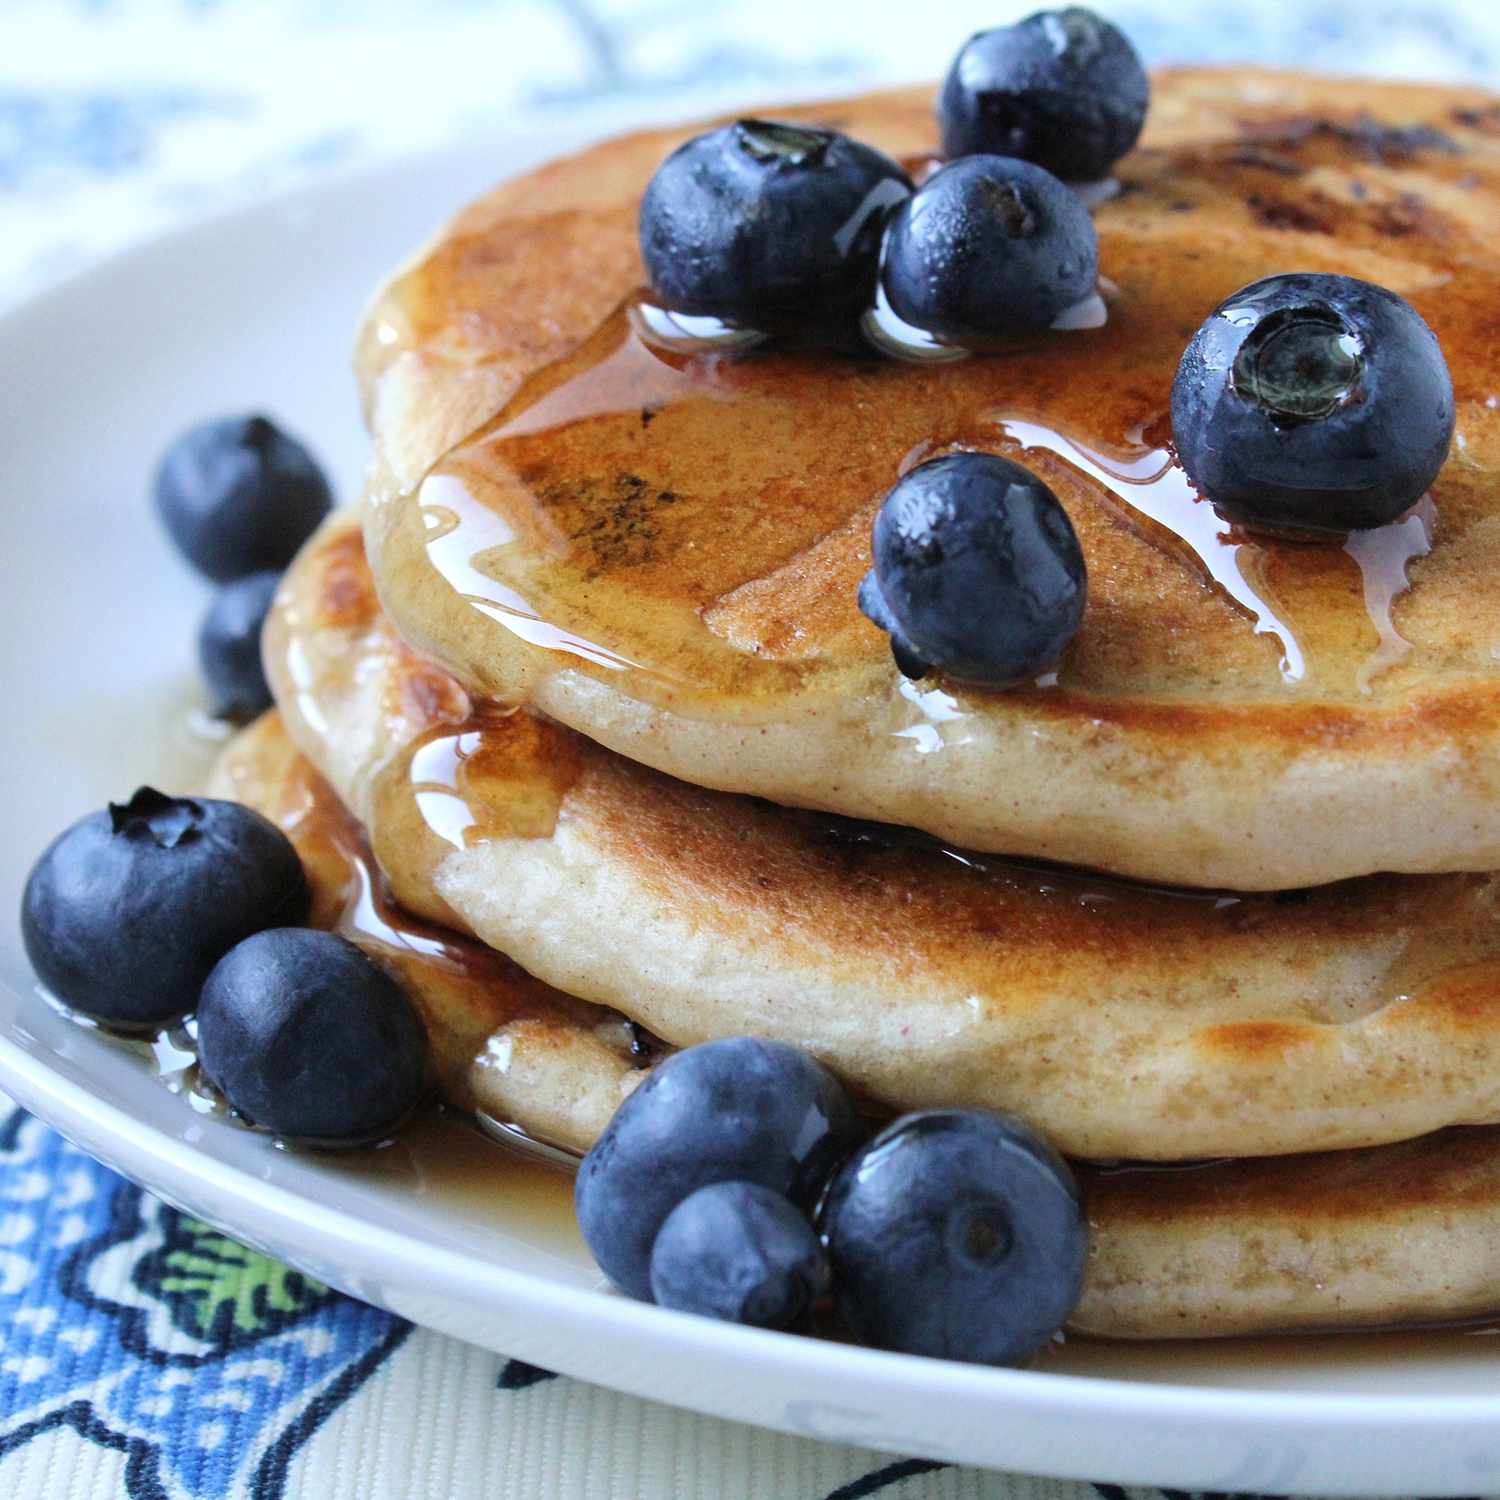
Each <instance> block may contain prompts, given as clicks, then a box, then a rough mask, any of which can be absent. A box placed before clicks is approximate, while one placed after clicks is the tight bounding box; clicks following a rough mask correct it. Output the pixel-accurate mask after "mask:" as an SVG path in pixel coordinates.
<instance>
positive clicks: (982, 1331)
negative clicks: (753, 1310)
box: [819, 1109, 1088, 1365]
mask: <svg viewBox="0 0 1500 1500" xmlns="http://www.w3.org/2000/svg"><path fill="white" fill-rule="evenodd" d="M819 1226H820V1228H821V1230H822V1233H823V1240H824V1244H825V1245H826V1246H827V1248H828V1254H829V1259H830V1261H831V1263H832V1266H833V1276H834V1286H835V1294H836V1296H837V1299H838V1304H839V1310H840V1312H841V1314H842V1316H843V1317H844V1319H845V1321H846V1322H847V1323H848V1325H849V1327H850V1329H851V1330H852V1331H853V1332H854V1333H855V1334H856V1335H857V1336H858V1337H859V1338H861V1339H863V1340H864V1341H865V1342H866V1343H871V1344H876V1345H878V1346H880V1347H881V1348H885V1349H897V1350H901V1351H902V1352H904V1353H907V1354H929V1355H933V1356H935V1357H937V1358H941V1359H962V1360H969V1361H972V1362H974V1363H976V1364H991V1365H1013V1364H1018V1363H1020V1362H1021V1361H1023V1360H1024V1359H1026V1358H1027V1356H1028V1355H1030V1354H1032V1353H1033V1352H1035V1351H1036V1350H1037V1349H1038V1348H1040V1347H1041V1346H1042V1345H1043V1344H1044V1343H1046V1341H1047V1340H1048V1339H1049V1338H1050V1337H1051V1336H1052V1335H1053V1334H1054V1333H1055V1332H1056V1331H1057V1330H1058V1329H1059V1328H1060V1327H1061V1326H1062V1324H1063V1322H1064V1321H1065V1320H1066V1318H1067V1317H1068V1315H1069V1314H1070V1313H1071V1312H1072V1310H1073V1307H1074V1305H1075V1304H1076V1302H1077V1301H1078V1294H1079V1291H1080V1289H1081V1287H1082V1284H1083V1268H1084V1262H1085V1258H1086V1255H1087V1251H1088V1233H1087V1226H1086V1221H1085V1219H1084V1215H1083V1209H1082V1206H1081V1203H1080V1200H1079V1196H1078V1188H1077V1186H1076V1185H1075V1183H1074V1181H1073V1174H1072V1173H1071V1172H1070V1171H1069V1170H1068V1167H1067V1163H1066V1162H1064V1161H1063V1159H1062V1157H1060V1156H1059V1155H1058V1154H1057V1152H1056V1151H1054V1150H1053V1149H1052V1147H1051V1146H1050V1145H1049V1144H1048V1143H1047V1141H1046V1140H1044V1139H1043V1138H1042V1137H1041V1136H1040V1135H1039V1134H1037V1132H1036V1131H1035V1130H1033V1129H1032V1128H1031V1127H1030V1126H1029V1125H1027V1124H1026V1123H1025V1122H1024V1121H1022V1120H1018V1119H1015V1118H1014V1117H1012V1116H1010V1115H1001V1114H990V1113H987V1112H985V1111H983V1110H965V1109H934V1110H926V1111H924V1112H922V1113H920V1114H914V1115H906V1116H904V1117H903V1118H901V1119H899V1120H897V1121H896V1122H895V1123H894V1124H892V1125H889V1126H887V1127H886V1128H885V1129H884V1130H883V1131H881V1132H880V1134H879V1135H877V1136H876V1137H875V1139H874V1140H873V1141H871V1142H870V1143H869V1144H868V1145H867V1146H866V1147H864V1149H863V1150H861V1151H859V1152H858V1153H857V1154H856V1155H855V1156H853V1157H852V1158H851V1159H850V1160H849V1161H848V1163H847V1164H846V1165H845V1166H844V1167H843V1168H842V1169H841V1170H840V1171H839V1173H838V1175H837V1176H836V1177H835V1178H834V1179H833V1182H832V1183H831V1184H830V1186H829V1189H828V1196H827V1198H826V1200H825V1201H824V1203H823V1206H822V1209H821V1211H820V1214H819Z"/></svg>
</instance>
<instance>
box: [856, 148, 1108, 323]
mask: <svg viewBox="0 0 1500 1500" xmlns="http://www.w3.org/2000/svg"><path fill="white" fill-rule="evenodd" d="M1098 274H1099V237H1098V236H1097V235H1096V234H1095V233H1094V222H1093V220H1092V219H1090V218H1089V214H1088V210H1087V209H1086V208H1085V207H1084V206H1083V203H1082V202H1081V200H1080V199H1079V197H1078V195H1077V194H1076V193H1074V192H1072V191H1070V190H1069V189H1068V188H1065V187H1064V186H1063V185H1062V183H1060V182H1059V181H1058V180H1057V179H1056V178H1055V177H1053V176H1052V175H1051V174H1050V173H1048V172H1046V171H1044V170H1043V169H1042V168H1041V167H1036V166H1033V165H1032V164H1031V163H1030V162H1026V161H1017V160H1015V159H1014V158H1013V157H1005V156H968V157H965V158H964V159H963V160H962V161H956V162H954V163H953V164H952V165H951V166H946V167H944V168H942V170H941V171H939V172H936V173H934V174H933V175H932V176H931V177H929V178H928V179H927V181H926V182H925V183H923V184H922V186H921V187H920V188H919V189H918V190H917V191H916V192H915V193H914V194H913V195H912V196H911V197H910V198H908V199H907V201H906V202H905V203H903V204H902V205H901V207H900V208H898V209H897V210H896V212H895V214H893V215H892V217H891V222H890V227H889V228H888V229H887V231H886V237H885V251H884V254H883V256H882V258H881V267H880V276H881V284H882V285H883V286H884V288H885V294H886V296H887V298H889V300H890V304H891V307H892V308H893V309H894V310H895V312H896V313H897V314H898V316H900V317H901V318H903V319H904V320H905V321H906V322H908V323H910V324H912V325H914V326H915V327H917V328H921V329H925V330H926V332H928V333H930V334H932V335H933V336H934V337H936V338H937V339H939V340H941V341H942V342H945V343H951V344H962V345H968V346H971V347H979V346H983V345H985V344H990V343H994V342H995V341H996V340H998V339H1000V338H1003V337H1004V336H1005V335H1006V334H1008V333H1017V332H1026V331H1029V330H1033V329H1038V328H1045V327H1047V325H1048V324H1050V323H1052V322H1053V321H1054V320H1055V319H1056V317H1057V315H1058V314H1059V313H1060V312H1062V311H1063V309H1064V308H1068V307H1072V306H1073V305H1074V303H1076V302H1080V301H1082V300H1083V298H1085V297H1087V296H1088V295H1089V293H1090V292H1092V291H1093V290H1094V284H1095V279H1096V278H1097V276H1098Z"/></svg>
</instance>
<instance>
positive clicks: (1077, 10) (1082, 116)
mask: <svg viewBox="0 0 1500 1500" xmlns="http://www.w3.org/2000/svg"><path fill="white" fill-rule="evenodd" d="M1150 97H1151V84H1150V81H1149V80H1148V79H1147V77H1146V70H1145V68H1144V67H1142V65H1141V60H1140V58H1139V57H1138V56H1137V55H1136V51H1135V48H1134V47H1132V46H1131V45H1130V43H1129V42H1128V41H1127V40H1126V39H1125V37H1124V36H1123V35H1122V34H1121V33H1120V31H1119V30H1118V29H1117V28H1115V27H1114V26H1111V25H1110V24H1109V22H1108V21H1106V20H1104V19H1103V18H1102V17H1100V16H1097V15H1095V14H1094V12H1093V11H1091V10H1085V9H1084V8H1083V7H1082V6H1077V5H1073V6H1069V7H1068V8H1067V9H1066V10H1043V11H1038V12H1037V13H1036V14H1035V15H1033V16H1028V17H1027V18H1026V19H1025V20H1024V21H1017V22H1016V24H1015V25H1014V26H1000V27H997V28H995V29H994V30H993V31H981V32H978V33H976V34H975V35H974V36H971V37H970V38H969V40H968V41H967V42H965V43H964V45H963V48H962V50H961V51H960V52H959V54H958V56H957V57H956V58H954V60H953V66H952V67H951V68H949V70H948V76H947V78H946V79H944V80H943V87H942V91H941V93H940V94H939V95H938V129H939V131H940V132H941V134H942V138H943V154H944V155H945V156H947V157H949V158H954V157H960V156H974V155H977V154H980V153H985V154H991V153H992V154H994V155H997V156H1020V157H1024V158H1025V159H1026V160H1027V161H1034V162H1036V163H1038V165H1040V166H1043V167H1046V169H1047V170H1048V171H1049V172H1054V173H1056V175H1057V176H1059V177H1061V178H1064V179H1065V180H1067V181H1069V182H1091V181H1094V180H1096V179H1098V178H1100V177H1103V176H1104V175H1105V173H1106V172H1108V171H1109V169H1110V168H1111V167H1112V166H1113V165H1114V164H1115V162H1117V161H1118V160H1119V159H1120V158H1121V157H1122V156H1124V155H1125V153H1126V152H1127V151H1129V150H1130V148H1131V147H1132V146H1133V145H1135V143H1136V141H1137V140H1138V139H1139V137H1140V133H1141V126H1142V125H1143V124H1144V123H1145V120H1146V106H1147V104H1148V103H1149V102H1150Z"/></svg>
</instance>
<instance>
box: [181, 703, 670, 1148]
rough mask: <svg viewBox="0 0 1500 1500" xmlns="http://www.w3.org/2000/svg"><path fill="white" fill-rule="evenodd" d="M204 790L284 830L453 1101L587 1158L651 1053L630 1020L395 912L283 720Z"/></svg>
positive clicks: (250, 734) (251, 737) (255, 733)
mask: <svg viewBox="0 0 1500 1500" xmlns="http://www.w3.org/2000/svg"><path fill="white" fill-rule="evenodd" d="M209 791H210V793H211V794H212V795H213V796H217V797H227V798H229V799H231V800H233V801H237V802H243V803H245V804H246V805H247V806H250V807H253V808H255V809H256V810H257V811H259V812H261V813H263V814H264V815H265V816H266V817H268V818H270V819H271V820H272V821H273V822H274V823H276V824H277V825H278V826H279V827H281V828H282V829H284V830H285V832H286V833H287V835H288V837H289V838H290V839H291V840H292V843H293V844H294V845H295V846H296V849H297V853H298V854H299V855H300V856H301V858H302V865H303V868H304V869H305V870H306V871H307V877H308V885H309V886H310V888H311V891H312V910H311V913H310V915H309V918H308V920H309V923H310V924H311V925H312V926H314V927H322V928H326V929H328V930H329V931H331V932H339V933H341V934H343V936H345V937H347V938H348V939H349V940H350V941H351V942H354V943H356V944H358V945H359V947H361V948H363V949H364V950H365V952H367V953H368V954H369V955H370V956H371V957H372V958H374V959H376V960H377V961H378V962H380V963H381V964H383V965H385V966H386V967H387V968H388V969H390V970H391V972H392V973H393V974H394V975H395V977H396V978H397V979H398V980H399V981H400V982H401V984H402V986H403V987H404V988H405V989H406V991H407V993H408V994H410V995H411V997H412V999H413V1000H414V1001H415V1002H416V1004H417V1006H418V1008H419V1009H420V1011H421V1013H422V1018H423V1020H424V1021H425V1022H426V1025H427V1031H428V1035H429V1037H430V1038H431V1041H432V1051H433V1068H434V1072H435V1074H436V1078H437V1085H438V1088H439V1090H440V1092H441V1094H442V1096H443V1098H444V1099H445V1100H447V1101H448V1103H450V1104H452V1105H453V1106H454V1107H455V1108H457V1109H460V1110H463V1111H465V1112H469V1111H474V1110H477V1111H480V1112H481V1113H483V1114H485V1115H487V1116H489V1117H490V1118H491V1119H492V1120H494V1121H495V1122H496V1123H498V1124H501V1125H505V1126H514V1127H517V1128H519V1129H520V1130H522V1131H524V1132H525V1133H526V1134H527V1135H529V1136H532V1137H533V1138H534V1139H537V1140H540V1141H546V1142H548V1143H551V1144H554V1145H558V1146H562V1147H564V1148H566V1149H568V1150H572V1151H578V1152H582V1151H586V1150H587V1149H588V1148H589V1146H590V1145H591V1144H592V1142H593V1140H594V1137H595V1136H597V1135H598V1134H599V1132H600V1131H601V1130H602V1129H603V1128H604V1126H605V1124H606V1123H607V1122H608V1120H609V1117H610V1115H612V1114H613V1113H614V1111H615V1109H616V1107H617V1106H618V1105H619V1103H620V1101H621V1100H622V1099H623V1098H624V1097H625V1095H626V1094H627V1093H629V1092H630V1090H631V1089H632V1088H633V1087H634V1086H635V1084H636V1083H637V1082H638V1081H639V1079H640V1077H641V1076H642V1075H641V1071H640V1070H641V1069H642V1067H643V1066H644V1065H645V1059H646V1057H647V1055H648V1054H647V1053H646V1052H645V1051H643V1047H642V1041H641V1038H640V1035H639V1033H638V1031H637V1030H636V1029H635V1028H633V1027H632V1026H631V1025H630V1023H629V1022H628V1021H626V1019H625V1018H624V1017H623V1016H621V1015H620V1014H619V1013H618V1012H616V1011H610V1010H606V1009H604V1008H603V1007H601V1006H597V1005H589V1004H587V1003H586V1002H585V1001H582V1000H575V999H573V998H572V996H570V995H563V994H559V993H558V992H557V991H556V990H553V989H550V988H548V986H547V985H545V984H542V983H540V982H539V981H538V980H535V979H533V978H532V977H531V976H530V975H529V974H527V973H526V971H525V970H524V969H522V968H520V967H519V966H518V965H516V964H515V963H513V962H512V961H511V960H510V959H508V958H506V957H505V956H504V955H503V954H500V953H496V952H493V951H492V950H490V949H488V948H485V947H482V946H481V945H480V944H478V943H475V942H473V941H470V940H467V939H465V938H463V937H461V936H459V934H457V933H456V932H452V931H450V930H447V929H444V928H441V927H438V926H436V925H435V924H433V923H431V922H424V921H423V920H422V919H421V918H420V917H417V916H414V915H413V914H412V913H410V912H408V911H405V910H403V909H402V908H401V907H399V906H397V905H396V904H395V903H394V902H393V901H392V900H391V898H390V895H389V892H388V891H387V890H386V888H385V880H384V877H383V876H382V875H381V874H380V871H379V870H378V869H377V868H376V865H375V861H374V860H373V859H372V858H371V856H370V852H369V848H368V845H367V844H366V842H365V838H364V835H363V833H362V832H361V830H360V828H359V825H358V824H357V823H356V822H355V821H354V819H353V818H351V817H350V816H349V814H348V813H347V812H346V811H345V809H344V807H343V805H342V804H341V803H340V802H339V800H338V798H337V797H335V796H334V794H333V791H332V789H331V788H330V787H329V786H328V784H327V782H325V781H324V780H323V778H322V777H321V776H319V775H318V773H317V771H315V770H314V769H313V767H312V765H311V764H310V763H309V762H308V761H307V760H305V759H304V758H303V757H302V755H301V754H299V753H298V751H297V748H296V746H294V745H293V744H292V742H291V740H290V739H288V738H287V735H286V731H285V729H284V728H283V726H282V722H281V719H280V717H279V715H277V714H276V713H275V712H274V711H273V712H271V713H268V714H266V715H265V716H264V717H262V718H261V719H260V720H258V721H257V722H256V723H255V724H253V725H251V727H250V728H249V729H246V730H245V731H243V733H241V734H239V735H237V736H236V737H235V739H234V740H233V741H231V743H230V744H229V745H228V746H227V747H226V749H225V751H224V753H223V754H222V755H221V756H220V758H219V761H218V764H217V765H216V766H215V768H214V774H213V780H212V782H211V784H210V787H209Z"/></svg>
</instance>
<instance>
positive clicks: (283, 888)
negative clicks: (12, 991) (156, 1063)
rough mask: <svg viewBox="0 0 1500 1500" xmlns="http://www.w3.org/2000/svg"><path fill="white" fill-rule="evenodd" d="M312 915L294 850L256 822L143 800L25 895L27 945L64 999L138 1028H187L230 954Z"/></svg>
mask: <svg viewBox="0 0 1500 1500" xmlns="http://www.w3.org/2000/svg"><path fill="white" fill-rule="evenodd" d="M307 905H308V888H307V880H306V877H305V876H304V874H303V871H302V862H301V861H300V860H299V859H298V858H297V851H296V850H295V849H294V848H293V847H292V845H291V842H290V841H289V840H288V839H287V837H286V835H285V834H284V833H282V832H281V830H280V829H279V828H277V827H275V825H274V824H272V823H269V822H267V821H266V819H265V818H263V817H261V816H260V814H259V813H255V812H252V811H251V810H250V809H249V808H248V807H241V806H240V805H239V804H238V803H235V802H218V801H214V800H212V799H209V798H192V797H165V796H163V795H162V794H161V793H160V792H158V791H153V790H152V789H151V788H150V787H142V788H141V789H140V790H139V791H138V792H137V793H136V794H135V796H133V797H132V798H131V799H130V801H129V802H127V803H125V804H124V805H123V806H121V805H119V804H116V803H113V802H112V803H110V805H109V807H108V808H107V809H105V810H104V811H103V812H96V813H91V814H90V815H89V816H88V817H86V818H83V819H81V820H80V821H79V822H77V823H75V824H73V826H72V827H71V828H69V829H68V830H67V831H66V832H65V833H62V834H60V835H59V836H58V837H57V838H56V839H55V840H54V841H53V842H52V844H51V845H50V846H49V847H48V849H47V850H46V852H45V853H44V854H43V855H42V857H41V858H40V859H39V860H38V861H37V862H36V864H35V866H34V867H33V868H32V871H31V875H30V878H29V879H28V880H27V882H26V890H25V893H24V895H23V896H22V898H21V935H22V937H23V938H24V940H25V943H26V954H27V957H28V958H30V960H31V965H32V967H33V968H34V969H35V970H36V973H37V977H38V978H39V979H40V980H41V981H42V983H43V984H44V985H46V986H47V988H48V989H49V990H51V991H52V993H53V994H54V995H56V996H57V997H58V999H60V1000H62V1001H64V1002H66V1003H67V1004H68V1005H70V1006H72V1007H73V1008H74V1009H75V1010H78V1011H81V1012H82V1013H83V1014H84V1015H87V1016H92V1017H94V1018H95V1019H96V1020H99V1021H103V1022H105V1023H107V1024H109V1025H112V1026H118V1027H121V1028H126V1029H139V1028H143V1027H151V1026H161V1025H165V1024H167V1023H169V1022H171V1021H175V1020H179V1019H180V1018H181V1017H182V1016H184V1015H186V1014H187V1012H188V1011H190V1010H192V1009H193V1007H194V1006H195V1005H196V1004H197V1002H198V992H199V990H201V989H202V987H203V981H204V980H205V979H207V978H208V975H209V971H210V970H211V969H212V968H213V966H214V965H215V964H216V963H218V961H219V960H220V959H221V958H222V957H223V956H224V955H225V954H226V953H227V952H228V951H229V950H230V949H231V948H232V947H234V945H235V944H236V943H238V942H240V941H241V940H242V939H244V938H247V937H249V936H250V935H251V934H252V933H255V932H259V931H260V930H261V929H262V928H264V927H272V926H276V925H278V924H281V923H286V922H300V921H301V920H302V919H303V917H304V916H305V915H306V912H307Z"/></svg>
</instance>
